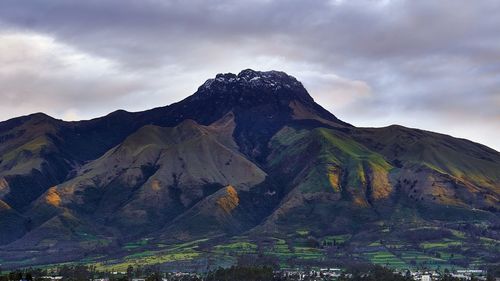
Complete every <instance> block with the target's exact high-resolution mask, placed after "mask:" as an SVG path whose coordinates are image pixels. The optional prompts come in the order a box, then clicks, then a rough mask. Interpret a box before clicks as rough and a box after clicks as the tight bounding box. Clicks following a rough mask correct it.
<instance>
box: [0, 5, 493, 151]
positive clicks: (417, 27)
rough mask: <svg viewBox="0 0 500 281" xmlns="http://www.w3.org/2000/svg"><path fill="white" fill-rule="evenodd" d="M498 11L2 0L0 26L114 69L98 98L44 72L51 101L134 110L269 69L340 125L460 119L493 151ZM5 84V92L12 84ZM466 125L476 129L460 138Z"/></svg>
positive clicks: (481, 7)
mask: <svg viewBox="0 0 500 281" xmlns="http://www.w3.org/2000/svg"><path fill="white" fill-rule="evenodd" d="M498 14H500V2H498V1H494V0H486V1H480V2H479V1H466V0H459V1H456V0H443V1H405V0H392V1H369V0H366V1H362V0H354V1H326V0H325V1H320V0H311V1H299V0H288V1H285V0H274V1H273V0H256V1H229V0H214V1H202V0H191V1H180V0H177V1H175V0H171V1H154V0H147V1H138V0H128V1H123V0H108V1H97V0H89V1H63V0H49V1H47V0H33V1H16V0H5V1H2V2H0V31H1V30H5V31H8V32H12V33H23V32H30V33H35V34H42V35H44V36H48V37H51V38H54V39H55V40H56V41H57V42H61V43H62V44H66V45H68V46H71V47H72V48H74V49H75V50H76V51H78V52H81V53H83V54H87V55H89V56H94V57H97V58H102V59H105V60H109V61H110V62H112V63H113V65H114V66H113V67H114V70H113V71H116V73H114V74H110V73H108V74H106V75H104V76H105V77H106V79H101V80H100V79H99V78H98V77H94V78H93V80H92V82H91V83H93V84H94V85H100V86H99V87H100V88H99V87H97V88H95V89H94V90H95V91H96V92H99V94H92V93H90V92H84V91H79V90H78V88H77V87H80V86H74V85H85V83H89V82H88V81H85V80H84V79H69V80H68V81H66V82H63V81H60V80H57V79H56V78H57V77H55V76H50V75H47V77H46V79H45V80H43V82H44V83H50V84H51V86H48V85H47V86H46V87H45V88H44V87H41V89H43V90H44V91H51V92H52V93H54V94H53V97H54V99H58V98H57V97H59V99H60V105H61V106H71V107H80V108H83V109H85V106H84V104H89V107H91V105H92V104H98V103H99V102H100V101H99V98H98V97H103V96H104V97H107V98H108V101H109V102H110V103H117V104H119V106H122V107H125V108H127V109H134V110H137V109H143V108H147V107H152V106H159V105H163V104H165V103H170V102H173V101H175V100H177V99H179V98H181V97H183V96H185V95H187V94H189V93H190V92H192V91H193V90H195V89H196V87H197V86H198V84H201V83H202V82H203V80H204V79H206V78H208V77H211V76H213V75H214V74H215V73H218V72H227V71H233V72H234V71H238V70H239V69H238V68H247V67H253V68H260V69H269V68H278V69H281V70H285V71H288V72H291V74H293V75H295V76H296V77H297V78H298V79H300V80H303V81H304V84H305V85H307V86H308V87H309V88H310V89H311V94H312V95H313V96H314V97H316V98H317V100H318V101H320V102H322V103H323V105H325V106H326V107H327V108H328V109H330V110H332V111H333V112H334V113H336V114H337V115H339V116H340V117H342V118H345V119H346V121H348V122H352V123H354V124H357V125H363V126H381V125H388V124H390V123H400V122H403V124H409V125H413V126H415V125H418V124H424V125H423V126H428V127H429V128H430V129H433V130H440V131H443V132H447V128H450V127H451V125H453V124H463V125H462V126H463V128H462V129H461V130H460V136H462V137H469V138H471V139H474V140H477V141H481V142H484V143H487V144H489V145H491V146H494V147H495V148H496V149H500V143H499V142H498V141H496V139H500V135H497V137H496V138H495V139H492V137H491V133H490V132H491V131H500V128H499V125H498V124H495V123H494V122H491V120H496V119H495V118H498V114H499V113H498V112H499V109H498V108H499V105H498V100H499V95H500V92H499V90H498V89H500V78H498V77H500V59H499V58H500V48H499V46H500V29H498V26H500V18H499V17H498ZM54 56H57V54H54ZM27 61H29V60H27ZM27 67H28V68H29V67H30V66H29V65H28V66H27ZM54 67H59V66H56V65H54ZM62 68H63V69H65V66H63V67H62ZM11 69H13V68H11ZM7 71H8V70H7ZM27 72H29V71H25V72H23V73H25V74H26V73H27ZM0 73H2V72H1V71H0ZM20 73H21V72H20ZM0 75H1V74H0ZM121 76H123V77H128V78H127V79H124V78H123V77H121ZM5 77H7V76H5V75H4V76H3V78H2V77H0V79H3V80H2V81H4V82H5V83H7V81H6V80H5V79H6V78H5ZM10 77H11V76H10ZM130 77H133V79H132V78H130ZM325 77H329V78H325ZM332 77H336V78H335V79H332ZM18 79H19V80H22V79H28V78H26V77H25V78H23V76H22V75H21V74H19V75H18ZM8 81H10V82H9V83H11V85H12V86H11V87H12V88H13V89H14V90H15V89H19V87H17V86H16V85H18V84H19V83H22V82H21V81H13V80H12V79H9V80H8ZM72 84H73V86H72ZM174 84H175V86H174ZM126 85H129V86H126ZM29 87H30V84H29V83H28V85H26V89H24V90H23V91H25V92H29V89H28V88H29ZM82 87H84V86H82ZM61 92H72V94H65V95H64V96H63V94H56V93H61ZM0 95H2V96H5V95H6V94H5V92H3V93H0ZM81 97H84V98H81ZM65 99H66V100H65ZM346 101H348V102H346ZM112 107H113V106H112V105H110V106H109V107H105V108H102V109H101V110H105V109H111V108H112ZM461 112H463V114H459V113H461ZM93 114H94V113H93ZM409 116H411V118H409ZM400 120H401V121H400ZM454 120H455V121H454ZM470 120H478V123H479V124H471V123H470ZM480 120H483V121H484V122H481V121H480ZM466 121H467V122H466ZM418 122H420V123H418ZM429 124H431V125H432V126H431V125H429ZM440 124H441V125H440ZM450 124H451V125H450ZM431 127H432V128H431ZM473 127H474V130H472V128H473ZM477 127H481V128H482V131H481V130H478V129H477ZM467 128H469V129H471V132H472V131H473V132H474V134H471V135H470V136H468V135H464V134H466V132H467ZM449 132H450V133H453V132H456V130H454V131H453V132H452V131H449ZM481 132H483V133H481Z"/></svg>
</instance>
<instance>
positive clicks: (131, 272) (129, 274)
mask: <svg viewBox="0 0 500 281" xmlns="http://www.w3.org/2000/svg"><path fill="white" fill-rule="evenodd" d="M133 275H134V267H133V266H132V265H129V266H128V267H127V278H128V280H132V277H133Z"/></svg>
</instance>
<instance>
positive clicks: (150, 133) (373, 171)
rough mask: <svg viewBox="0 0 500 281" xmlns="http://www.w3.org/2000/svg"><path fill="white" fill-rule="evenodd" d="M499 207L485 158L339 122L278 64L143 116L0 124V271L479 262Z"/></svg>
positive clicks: (495, 155) (478, 150)
mask: <svg viewBox="0 0 500 281" xmlns="http://www.w3.org/2000/svg"><path fill="white" fill-rule="evenodd" d="M499 198H500V153H499V152H497V151H495V150H493V149H491V148H488V147H486V146H483V145H481V144H477V143H474V142H471V141H468V140H464V139H458V138H453V137H451V136H447V135H443V134H439V133H434V132H428V131H423V130H418V129H411V128H405V127H402V126H389V127H384V128H358V127H355V126H352V125H350V124H349V123H346V122H344V121H341V120H339V119H337V118H336V117H335V116H334V115H333V114H331V113H330V112H328V111H327V110H325V109H324V108H323V107H322V106H320V105H319V104H317V103H315V102H314V100H313V98H312V97H311V96H310V95H309V93H308V92H307V90H306V89H305V88H304V86H303V85H302V83H300V82H299V81H298V80H297V79H295V78H294V77H292V76H290V75H287V74H286V73H284V72H279V71H266V72H260V71H254V70H250V69H247V70H243V71H242V72H240V73H239V74H237V75H236V74H231V73H227V74H218V75H217V76H216V77H215V78H212V79H208V80H207V81H206V82H205V83H203V84H202V85H201V86H200V87H199V88H198V90H197V91H196V93H194V94H193V95H192V96H189V97H187V98H186V99H184V100H182V101H180V102H178V103H174V104H172V105H169V106H165V107H158V108H155V109H151V110H147V111H143V112H126V111H116V112H113V113H111V114H109V115H107V116H104V117H101V118H97V119H92V120H86V121H79V122H65V121H62V120H57V119H54V118H52V117H50V116H47V115H45V114H42V113H37V114H33V115H28V116H23V117H19V118H14V119H11V120H8V121H5V122H1V123H0V261H1V263H2V267H5V268H9V267H12V268H14V267H19V266H31V265H43V264H54V263H62V262H83V263H90V264H97V265H99V266H102V267H104V268H108V269H112V268H115V269H123V267H126V266H127V265H128V264H129V263H130V262H137V263H145V264H147V263H150V262H151V261H153V262H154V263H158V264H162V265H164V266H168V265H170V264H176V265H179V264H183V266H192V267H196V266H199V264H200V261H202V260H205V259H209V258H210V257H213V256H216V257H219V258H220V259H219V260H220V261H221V262H223V263H224V265H227V264H231V263H236V262H237V261H238V259H240V261H241V260H242V259H243V257H260V258H263V257H268V258H272V260H274V261H275V262H277V263H278V264H282V265H283V264H286V265H293V264H296V263H304V264H306V263H307V261H310V260H311V259H313V260H315V261H325V260H330V261H336V262H342V261H344V260H345V259H350V260H359V261H368V262H374V263H377V261H378V259H377V258H376V256H374V255H371V254H370V253H373V252H376V251H378V252H383V253H384V255H385V256H386V257H388V258H387V259H386V260H387V263H389V262H391V263H394V264H395V265H396V264H411V263H414V262H416V261H418V259H419V257H424V258H423V259H428V260H429V261H432V262H433V263H435V264H438V265H439V264H443V265H449V264H453V265H455V264H456V265H460V266H465V265H468V264H470V263H478V264H479V263H481V264H495V263H498V252H499V247H500V241H499V240H498V237H500V235H499V234H500V233H499V229H500V228H499V226H500V220H499V218H500V216H499V208H500V206H499ZM452 255H453V256H452ZM152 257H155V258H152Z"/></svg>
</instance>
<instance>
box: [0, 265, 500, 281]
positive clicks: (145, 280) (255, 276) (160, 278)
mask: <svg viewBox="0 0 500 281" xmlns="http://www.w3.org/2000/svg"><path fill="white" fill-rule="evenodd" d="M82 268H84V267H78V266H76V267H74V268H70V269H69V270H68V269H66V270H64V271H59V272H57V274H56V272H43V271H33V272H31V271H24V272H23V271H16V272H10V273H8V274H6V275H2V276H0V281H33V280H43V281H66V280H71V281H350V280H352V281H358V280H359V281H378V280H384V281H391V280H394V281H411V280H415V281H462V280H471V281H479V280H485V281H499V280H500V278H495V277H493V274H492V273H491V272H488V271H485V270H479V269H459V270H454V271H448V270H445V271H438V270H428V271H427V270H415V271H411V270H390V269H387V268H384V267H380V266H375V267H372V268H371V269H370V270H368V271H366V272H359V271H356V270H346V269H341V268H318V269H311V270H301V269H286V270H272V269H271V268H267V267H253V268H252V267H238V266H235V267H231V268H226V269H223V268H219V269H217V270H215V271H210V272H206V273H195V272H159V271H156V272H151V271H150V270H147V272H144V273H143V274H142V275H140V276H138V275H137V274H136V273H135V272H133V271H128V272H117V271H115V272H102V273H100V272H94V273H90V272H86V271H85V270H82ZM153 271H154V270H153ZM41 273H44V274H45V275H39V274H41Z"/></svg>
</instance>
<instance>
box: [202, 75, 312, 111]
mask: <svg viewBox="0 0 500 281" xmlns="http://www.w3.org/2000/svg"><path fill="white" fill-rule="evenodd" d="M194 96H195V97H197V98H200V99H204V98H208V97H210V98H214V97H215V98H217V97H219V98H223V99H227V98H233V99H234V98H237V99H238V100H240V101H241V100H244V99H246V98H257V99H262V98H263V99H266V98H273V99H275V98H278V99H280V100H294V99H295V100H300V101H303V102H306V103H312V102H314V101H313V99H312V97H311V96H310V95H309V93H308V92H307V90H306V89H305V88H304V86H303V85H302V83H300V82H299V81H298V80H297V79H296V78H295V77H293V76H291V75H288V74H287V73H285V72H282V71H275V70H271V71H256V70H252V69H245V70H242V71H241V72H240V73H238V74H234V73H219V74H217V75H216V76H215V78H211V79H208V80H207V81H206V82H205V83H203V85H201V86H200V87H199V88H198V91H197V92H196V93H195V95H194Z"/></svg>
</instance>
